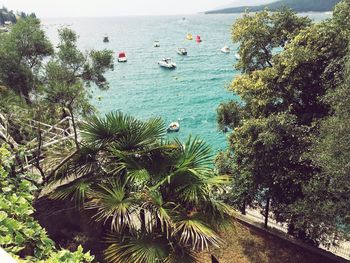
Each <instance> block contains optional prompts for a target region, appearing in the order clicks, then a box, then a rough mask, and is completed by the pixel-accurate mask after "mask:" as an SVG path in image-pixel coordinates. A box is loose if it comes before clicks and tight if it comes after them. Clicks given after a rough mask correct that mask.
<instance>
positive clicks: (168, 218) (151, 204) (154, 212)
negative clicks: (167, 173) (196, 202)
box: [142, 190, 175, 237]
mask: <svg viewBox="0 0 350 263" xmlns="http://www.w3.org/2000/svg"><path fill="white" fill-rule="evenodd" d="M143 199H144V200H145V202H144V203H143V204H142V208H143V209H145V210H147V211H148V212H149V213H150V216H149V217H148V221H149V222H148V223H146V225H148V226H149V228H151V227H152V226H153V225H155V226H156V227H160V229H161V231H162V232H164V233H166V236H167V237H169V236H170V227H171V226H172V225H173V222H172V216H173V210H174V208H175V204H174V203H171V202H164V200H163V197H162V194H161V193H160V192H159V191H152V190H147V191H146V192H145V193H144V195H143Z"/></svg>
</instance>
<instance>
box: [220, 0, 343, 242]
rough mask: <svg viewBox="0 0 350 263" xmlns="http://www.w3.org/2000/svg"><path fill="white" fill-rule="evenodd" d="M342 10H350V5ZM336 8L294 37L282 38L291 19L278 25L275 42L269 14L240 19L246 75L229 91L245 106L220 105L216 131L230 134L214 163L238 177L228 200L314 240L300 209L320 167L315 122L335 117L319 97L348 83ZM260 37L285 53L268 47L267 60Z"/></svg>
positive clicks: (340, 15)
mask: <svg viewBox="0 0 350 263" xmlns="http://www.w3.org/2000/svg"><path fill="white" fill-rule="evenodd" d="M339 7H346V8H348V11H349V10H350V9H349V4H348V1H344V2H342V3H341V4H340V6H339ZM339 7H337V8H336V11H335V13H334V17H333V18H332V19H329V20H326V21H324V22H321V23H318V24H313V25H310V26H306V24H304V25H305V26H306V27H303V26H302V27H296V29H295V31H292V33H291V34H285V32H288V29H287V28H284V27H288V24H289V22H288V23H282V22H279V23H277V24H278V25H281V27H277V28H279V30H276V31H274V32H275V33H276V36H275V37H274V38H273V37H270V38H268V37H266V36H267V35H270V33H267V32H270V31H268V29H269V28H270V25H271V22H270V20H269V19H268V18H269V16H271V15H269V14H268V13H266V12H263V13H261V14H256V15H252V16H251V17H244V18H242V20H238V21H237V23H236V24H235V25H234V27H233V28H234V33H233V34H234V35H235V34H236V35H239V36H243V35H244V36H245V37H244V38H241V48H240V54H241V57H242V60H241V61H240V62H239V67H240V68H241V69H242V72H243V74H242V75H241V76H238V77H237V78H235V80H234V81H233V82H232V84H231V86H230V87H229V90H231V91H233V92H234V93H235V94H237V95H239V96H240V98H241V100H242V101H241V102H236V101H232V102H229V103H226V104H221V105H220V107H219V108H218V121H219V126H220V127H224V128H225V129H227V130H228V129H232V130H233V133H232V135H231V136H230V147H229V150H228V151H227V152H225V153H221V154H220V155H219V156H218V158H217V163H218V164H219V170H220V169H223V170H224V171H229V172H231V173H232V175H233V187H232V196H231V199H232V200H230V201H231V203H233V204H236V205H237V207H239V208H241V209H242V210H244V208H245V206H246V205H250V206H256V205H258V206H264V207H265V216H267V215H268V214H269V212H272V213H273V215H274V216H275V218H276V219H277V220H278V221H280V222H287V223H288V224H289V227H290V228H289V230H290V233H292V234H295V235H296V236H298V237H301V238H304V239H307V240H308V239H310V238H311V239H312V240H311V242H313V243H314V242H316V243H318V237H317V235H311V234H310V229H309V227H310V225H308V224H302V223H301V221H299V222H300V224H298V226H297V227H296V221H297V220H300V218H298V216H297V215H298V212H296V209H295V204H297V203H299V201H300V200H303V199H304V198H305V192H304V191H305V190H304V189H305V187H306V186H307V185H308V181H309V180H313V178H317V177H318V176H319V173H318V172H319V170H318V167H317V166H315V165H312V164H311V160H310V158H305V157H304V156H305V153H306V152H307V151H308V149H309V147H310V146H311V140H310V138H309V136H310V135H312V134H317V132H318V127H317V126H316V125H315V122H317V121H318V120H320V119H322V118H324V117H326V116H328V115H329V114H330V111H329V103H328V102H326V101H324V100H322V98H323V96H324V95H325V94H326V93H327V91H328V90H332V89H334V88H336V87H337V86H338V85H339V84H340V83H342V81H343V79H344V70H343V69H344V57H345V55H346V53H347V46H348V43H349V38H348V36H349V31H348V29H347V28H346V27H344V28H343V27H341V28H342V29H340V25H342V26H345V25H346V24H347V23H348V20H347V14H348V13H346V12H344V10H343V9H341V8H339ZM274 16H275V18H276V17H278V19H277V20H278V21H287V20H288V19H286V20H285V19H284V18H283V16H286V17H287V18H288V17H289V19H290V18H291V17H293V16H294V15H293V14H292V13H286V12H285V11H282V12H281V13H277V14H274ZM243 20H247V21H248V24H249V25H250V26H246V25H247V24H244V23H243ZM257 21H259V22H257ZM252 23H253V24H252ZM253 25H254V26H253ZM250 30H252V34H249V32H250ZM242 32H245V33H244V34H243V33H242ZM258 36H265V38H264V37H262V40H263V41H262V43H263V45H262V46H263V47H273V48H275V47H277V45H276V43H279V41H276V39H277V40H282V42H280V43H283V44H281V45H280V47H283V49H282V50H280V51H279V52H276V53H274V52H273V49H270V50H268V51H270V53H266V54H268V56H265V57H264V56H262V55H261V54H263V52H259V50H260V49H261V50H262V47H260V46H259V45H258V41H260V39H259V37H258ZM234 39H236V40H237V38H235V37H234ZM252 43H256V45H255V44H254V45H252ZM247 46H250V47H252V50H253V51H250V50H248V51H247V50H246V47H247ZM256 47H259V48H260V49H257V48H256ZM268 61H269V62H270V64H271V65H269V63H267V62H268ZM269 203H271V205H269ZM304 222H305V221H304ZM324 228H327V226H324Z"/></svg>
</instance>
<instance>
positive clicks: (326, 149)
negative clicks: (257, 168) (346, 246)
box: [295, 63, 350, 243]
mask: <svg viewBox="0 0 350 263" xmlns="http://www.w3.org/2000/svg"><path fill="white" fill-rule="evenodd" d="M346 75H347V76H349V63H348V68H347V71H346ZM349 98H350V78H349V77H347V79H346V80H345V82H344V83H343V84H342V85H340V86H339V87H337V88H336V89H335V90H332V91H330V92H329V93H328V94H327V96H326V98H325V100H326V101H327V103H329V104H330V105H331V107H332V115H331V116H329V117H327V118H325V119H324V120H322V121H321V122H320V129H319V132H318V134H317V136H315V137H314V138H313V145H312V147H311V150H310V152H309V153H308V154H307V155H308V157H309V158H311V159H312V161H313V163H314V164H315V165H316V166H317V167H319V169H320V175H319V176H317V177H314V178H312V180H311V181H310V182H309V184H307V185H306V186H305V189H304V192H305V194H306V197H305V199H304V200H301V201H300V202H299V203H298V204H297V206H296V209H295V210H296V211H297V213H298V215H299V218H300V219H299V220H300V222H299V224H307V225H308V228H309V229H310V235H312V236H322V238H323V239H325V240H322V241H323V242H324V243H326V242H327V240H326V237H327V235H332V234H334V233H336V234H337V238H344V237H345V238H346V237H347V236H348V235H349V233H350V213H349V211H350V206H349V204H350V200H349V195H350V193H349V189H350V186H349V182H350V178H349V174H350V170H349V163H350V143H349V142H350V128H349V127H350V107H349V105H350V104H349V103H350V101H349ZM319 225H327V228H325V229H320V228H319V227H315V226H319Z"/></svg>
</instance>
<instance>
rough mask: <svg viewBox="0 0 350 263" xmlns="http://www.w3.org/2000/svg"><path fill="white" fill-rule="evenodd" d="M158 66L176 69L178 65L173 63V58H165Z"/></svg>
mask: <svg viewBox="0 0 350 263" xmlns="http://www.w3.org/2000/svg"><path fill="white" fill-rule="evenodd" d="M158 65H159V66H161V67H163V68H168V69H175V68H176V64H175V63H174V62H172V61H171V58H163V59H161V60H159V61H158Z"/></svg>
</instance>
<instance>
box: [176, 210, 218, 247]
mask: <svg viewBox="0 0 350 263" xmlns="http://www.w3.org/2000/svg"><path fill="white" fill-rule="evenodd" d="M175 225H176V229H175V231H174V234H175V235H178V236H179V240H180V242H181V243H182V244H183V245H185V246H191V247H192V249H193V250H204V249H207V248H208V247H209V245H214V246H216V247H219V245H220V244H221V243H222V240H221V239H220V237H219V236H218V235H217V234H216V233H215V231H214V230H213V229H211V228H210V227H209V226H208V225H207V224H206V223H205V222H204V221H202V220H201V219H200V218H198V217H196V216H185V215H182V216H180V217H179V218H177V219H176V222H175Z"/></svg>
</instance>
